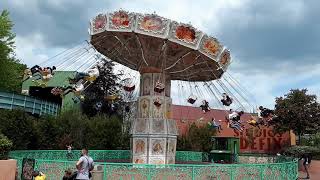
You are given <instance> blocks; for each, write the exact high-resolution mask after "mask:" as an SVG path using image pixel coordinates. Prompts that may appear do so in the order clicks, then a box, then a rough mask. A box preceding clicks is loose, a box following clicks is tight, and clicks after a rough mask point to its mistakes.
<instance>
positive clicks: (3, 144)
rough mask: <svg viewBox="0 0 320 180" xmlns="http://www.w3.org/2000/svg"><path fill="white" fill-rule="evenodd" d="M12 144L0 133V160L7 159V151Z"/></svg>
mask: <svg viewBox="0 0 320 180" xmlns="http://www.w3.org/2000/svg"><path fill="white" fill-rule="evenodd" d="M11 147H12V142H11V141H10V139H8V138H7V137H6V136H4V135H3V134H1V133H0V160H3V159H4V160H5V159H8V154H9V151H10V150H11Z"/></svg>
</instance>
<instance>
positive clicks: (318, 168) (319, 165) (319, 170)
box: [299, 161, 320, 180]
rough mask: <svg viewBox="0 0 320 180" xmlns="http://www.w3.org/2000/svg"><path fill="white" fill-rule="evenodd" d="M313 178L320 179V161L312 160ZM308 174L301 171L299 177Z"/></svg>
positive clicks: (311, 171)
mask: <svg viewBox="0 0 320 180" xmlns="http://www.w3.org/2000/svg"><path fill="white" fill-rule="evenodd" d="M309 173H310V179H311V180H320V161H312V162H311V167H310V169H309ZM306 176H307V175H306V173H305V172H303V171H299V177H300V178H301V179H303V178H305V177H306Z"/></svg>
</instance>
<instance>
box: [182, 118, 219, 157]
mask: <svg viewBox="0 0 320 180" xmlns="http://www.w3.org/2000/svg"><path fill="white" fill-rule="evenodd" d="M215 134H216V131H215V130H211V129H210V127H208V126H207V125H203V126H197V125H196V124H195V123H193V124H191V126H190V127H189V130H188V133H187V135H185V136H179V137H178V142H177V150H180V151H201V152H209V151H210V150H211V149H212V142H211V136H214V135H215Z"/></svg>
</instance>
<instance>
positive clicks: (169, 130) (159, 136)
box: [131, 72, 178, 164]
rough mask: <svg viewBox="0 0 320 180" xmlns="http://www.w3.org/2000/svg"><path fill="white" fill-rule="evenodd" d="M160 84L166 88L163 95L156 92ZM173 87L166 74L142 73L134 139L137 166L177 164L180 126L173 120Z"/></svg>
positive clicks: (133, 159)
mask: <svg viewBox="0 0 320 180" xmlns="http://www.w3.org/2000/svg"><path fill="white" fill-rule="evenodd" d="M159 81H160V82H161V83H163V84H164V85H165V89H164V91H163V92H161V93H158V92H155V91H154V87H155V86H156V83H157V82H159ZM170 86H171V81H170V78H168V77H166V76H165V75H164V74H162V73H154V72H141V79H140V97H139V98H138V102H137V105H138V113H137V118H136V119H135V120H134V122H133V125H132V138H131V150H132V162H133V163H135V164H174V163H175V155H176V144H177V135H178V133H177V127H176V122H175V121H174V120H172V119H171V103H172V100H171V98H170ZM155 102H156V103H155ZM158 103H159V104H161V105H160V106H159V104H158Z"/></svg>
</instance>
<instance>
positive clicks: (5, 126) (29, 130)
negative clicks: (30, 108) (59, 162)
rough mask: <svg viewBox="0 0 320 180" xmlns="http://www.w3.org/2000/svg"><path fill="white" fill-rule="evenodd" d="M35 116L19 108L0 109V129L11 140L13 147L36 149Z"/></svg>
mask: <svg viewBox="0 0 320 180" xmlns="http://www.w3.org/2000/svg"><path fill="white" fill-rule="evenodd" d="M34 122H35V118H34V117H32V116H30V115H28V114H27V113H25V112H24V111H21V110H13V111H10V110H3V109H1V110H0V131H1V132H2V133H3V134H4V135H5V136H7V137H8V138H9V139H10V140H11V141H12V142H13V149H37V148H38V137H39V136H38V135H37V132H36V130H35V128H34Z"/></svg>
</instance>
